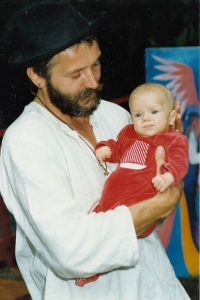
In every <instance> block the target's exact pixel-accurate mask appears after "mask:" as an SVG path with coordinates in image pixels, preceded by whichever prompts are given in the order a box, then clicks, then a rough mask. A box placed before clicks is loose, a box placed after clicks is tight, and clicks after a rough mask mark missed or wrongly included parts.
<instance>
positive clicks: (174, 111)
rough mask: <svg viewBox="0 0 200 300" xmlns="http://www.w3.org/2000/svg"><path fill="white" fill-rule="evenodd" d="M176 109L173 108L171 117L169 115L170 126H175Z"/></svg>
mask: <svg viewBox="0 0 200 300" xmlns="http://www.w3.org/2000/svg"><path fill="white" fill-rule="evenodd" d="M176 114H177V113H176V110H173V111H172V112H171V114H170V117H169V125H170V126H173V125H174V123H175V120H176Z"/></svg>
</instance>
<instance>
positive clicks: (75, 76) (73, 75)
mask: <svg viewBox="0 0 200 300" xmlns="http://www.w3.org/2000/svg"><path fill="white" fill-rule="evenodd" d="M80 75H81V74H80V73H75V74H72V76H71V77H72V78H78V77H80Z"/></svg>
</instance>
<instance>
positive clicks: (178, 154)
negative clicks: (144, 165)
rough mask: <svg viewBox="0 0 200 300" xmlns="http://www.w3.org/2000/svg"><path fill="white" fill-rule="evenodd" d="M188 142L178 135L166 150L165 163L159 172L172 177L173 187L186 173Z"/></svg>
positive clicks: (184, 137)
mask: <svg viewBox="0 0 200 300" xmlns="http://www.w3.org/2000/svg"><path fill="white" fill-rule="evenodd" d="M188 148H189V145H188V140H187V138H186V136H184V135H181V134H180V135H178V136H177V137H175V138H174V140H173V142H172V143H171V145H169V147H168V148H167V161H166V162H165V163H164V164H163V166H162V167H161V172H162V173H165V172H166V171H169V172H170V173H171V174H172V175H173V177H174V182H173V185H176V184H177V183H178V182H179V181H180V180H182V179H183V178H184V177H185V175H186V174H187V172H188V161H189V154H188Z"/></svg>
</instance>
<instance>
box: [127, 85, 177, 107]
mask: <svg viewBox="0 0 200 300" xmlns="http://www.w3.org/2000/svg"><path fill="white" fill-rule="evenodd" d="M149 92H151V93H152V92H155V93H160V94H161V97H162V98H163V100H166V104H167V105H168V106H169V109H171V110H173V107H174V97H173V95H172V92H171V91H170V90H169V89H168V88H166V86H164V85H162V84H159V83H154V82H148V83H143V84H141V85H139V86H138V87H136V88H135V89H134V90H133V91H132V93H131V95H130V98H129V106H130V102H131V101H132V100H133V98H134V97H138V96H141V95H142V94H146V93H149Z"/></svg>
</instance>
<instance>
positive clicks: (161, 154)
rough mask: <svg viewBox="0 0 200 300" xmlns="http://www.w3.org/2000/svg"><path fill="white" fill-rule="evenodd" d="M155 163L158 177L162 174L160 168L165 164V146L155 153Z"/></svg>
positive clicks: (158, 148) (159, 147) (157, 149)
mask: <svg viewBox="0 0 200 300" xmlns="http://www.w3.org/2000/svg"><path fill="white" fill-rule="evenodd" d="M155 161H156V165H157V167H156V175H159V174H160V167H161V165H162V164H164V162H165V149H164V147H163V146H158V147H157V148H156V152H155Z"/></svg>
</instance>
